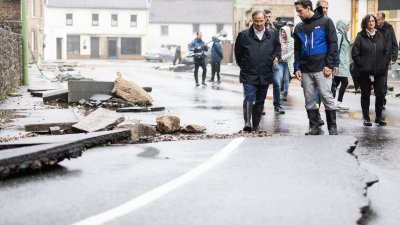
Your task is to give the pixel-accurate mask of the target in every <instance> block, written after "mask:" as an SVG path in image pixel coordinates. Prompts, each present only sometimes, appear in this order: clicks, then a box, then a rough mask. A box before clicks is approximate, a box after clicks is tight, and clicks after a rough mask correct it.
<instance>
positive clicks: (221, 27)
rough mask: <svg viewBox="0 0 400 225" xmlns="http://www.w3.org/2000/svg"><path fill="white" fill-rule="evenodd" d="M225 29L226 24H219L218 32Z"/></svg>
mask: <svg viewBox="0 0 400 225" xmlns="http://www.w3.org/2000/svg"><path fill="white" fill-rule="evenodd" d="M223 29H224V24H222V23H219V24H217V34H218V33H219V32H221V31H222V30H223Z"/></svg>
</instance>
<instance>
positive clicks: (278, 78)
mask: <svg viewBox="0 0 400 225" xmlns="http://www.w3.org/2000/svg"><path fill="white" fill-rule="evenodd" d="M272 70H273V75H272V86H273V96H274V106H275V107H279V106H281V82H282V77H283V67H280V66H279V64H277V65H274V67H273V69H272Z"/></svg>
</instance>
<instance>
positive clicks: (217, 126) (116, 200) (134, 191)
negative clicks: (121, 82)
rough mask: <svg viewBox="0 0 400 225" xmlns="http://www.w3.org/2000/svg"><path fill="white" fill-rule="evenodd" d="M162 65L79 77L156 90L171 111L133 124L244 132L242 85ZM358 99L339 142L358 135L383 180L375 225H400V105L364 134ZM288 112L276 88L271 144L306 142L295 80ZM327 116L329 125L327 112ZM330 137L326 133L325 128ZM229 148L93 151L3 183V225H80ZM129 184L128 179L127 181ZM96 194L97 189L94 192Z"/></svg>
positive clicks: (115, 67) (268, 107)
mask: <svg viewBox="0 0 400 225" xmlns="http://www.w3.org/2000/svg"><path fill="white" fill-rule="evenodd" d="M160 65H163V66H164V65H166V64H160V63H146V62H128V61H121V62H104V61H98V62H96V61H94V62H89V63H84V62H81V65H80V66H78V67H77V68H76V69H77V70H80V71H81V73H82V74H83V75H84V76H85V77H88V78H93V79H95V80H104V81H113V80H114V79H115V78H116V73H117V72H121V73H122V74H123V75H124V76H125V77H126V78H127V79H131V80H134V81H135V82H137V83H138V84H139V85H141V86H151V87H153V92H152V93H151V95H152V97H153V99H154V106H165V107H166V111H165V112H154V113H138V114H129V113H127V114H125V116H126V118H127V119H128V120H129V119H139V120H141V121H142V122H144V123H150V124H155V117H156V116H157V115H161V114H166V113H168V114H172V115H177V116H179V117H180V118H181V123H183V124H185V123H191V124H199V125H203V126H206V127H207V132H208V133H210V134H213V133H215V134H216V133H218V134H220V133H226V134H230V133H234V132H237V131H239V130H240V129H241V128H242V125H243V121H242V120H243V116H242V113H241V110H242V109H241V102H242V98H243V97H242V89H241V85H240V84H239V83H238V79H237V78H235V77H232V76H224V77H223V78H222V83H221V84H211V83H208V85H207V86H200V87H195V85H194V79H193V75H192V73H189V72H182V73H175V72H172V71H166V70H156V69H154V68H153V66H160ZM208 76H209V75H208ZM208 78H209V77H208ZM359 98H360V95H359V94H357V95H355V94H354V93H346V94H345V96H344V101H343V103H344V104H345V105H347V106H349V107H350V108H351V109H350V110H349V111H343V112H339V113H338V115H337V117H338V128H339V134H341V135H351V136H354V137H355V138H357V139H358V140H359V143H358V145H357V148H356V151H355V152H354V154H355V155H357V156H358V159H359V162H360V165H361V167H363V168H366V169H367V170H368V171H369V172H371V173H373V174H376V175H377V176H378V177H379V183H377V184H374V186H372V187H370V188H369V189H368V196H369V198H370V199H371V205H372V210H373V215H372V216H371V218H370V220H369V222H368V224H371V225H391V224H393V225H394V224H398V221H400V213H399V212H400V196H399V195H398V194H397V192H398V190H399V188H400V178H399V176H398V174H400V152H399V150H398V149H399V148H398V144H399V134H398V133H399V130H400V129H399V128H400V126H399V124H400V115H399V114H398V113H397V112H399V111H400V100H399V99H397V98H394V97H390V96H389V97H388V104H387V110H385V112H384V115H385V117H386V120H387V122H388V126H386V127H379V126H376V125H373V126H372V127H363V126H362V120H361V107H360V103H359V102H360V99H359ZM282 105H283V107H284V109H285V110H286V114H284V115H278V114H275V113H274V112H273V106H272V89H271V88H270V90H269V91H268V97H267V101H266V103H265V112H266V115H265V116H264V117H263V120H262V122H261V125H262V128H263V129H265V130H267V131H268V132H269V133H271V135H272V136H302V135H304V132H305V131H306V130H307V127H308V121H307V120H306V118H307V117H306V112H305V110H304V98H303V95H302V91H301V88H300V86H299V83H298V82H297V81H296V80H293V81H292V83H291V87H290V92H289V100H288V101H287V102H282ZM373 105H374V100H373V98H372V101H371V108H370V109H371V116H372V118H373V117H374V113H373ZM322 115H323V117H324V113H323V112H322ZM324 129H325V133H327V130H326V126H325V127H324ZM0 134H1V133H0ZM227 142H228V141H227V140H218V141H217V140H212V141H209V144H207V146H203V147H202V151H201V152H200V151H196V150H195V149H191V148H184V151H183V152H179V153H178V152H176V149H173V148H172V149H169V150H166V151H165V152H164V151H163V153H162V154H160V152H158V151H157V149H153V148H148V147H145V148H146V149H142V148H143V147H141V146H130V147H129V149H130V150H129V151H126V150H123V149H124V148H125V147H123V146H111V147H104V148H96V149H94V150H90V151H87V152H86V153H85V154H84V157H82V158H79V159H76V160H72V161H64V162H62V163H61V164H60V166H58V167H57V168H56V169H54V170H50V171H43V172H42V173H40V174H36V175H32V176H23V177H19V178H14V179H10V180H6V181H1V183H0V198H1V199H2V201H1V202H0V208H1V212H2V214H3V215H7V216H6V217H4V218H5V220H2V222H0V224H55V223H56V224H70V223H72V222H76V221H78V220H80V219H82V218H85V217H88V216H90V215H93V214H94V213H96V212H99V211H103V210H106V209H108V208H109V207H110V206H111V207H112V206H113V205H114V206H116V205H118V204H121V203H123V202H124V201H125V200H126V198H127V197H128V198H129V196H137V195H140V193H144V192H145V191H147V190H149V189H152V188H154V187H157V186H159V185H161V184H163V183H165V182H167V181H169V180H171V179H173V178H174V177H176V176H179V175H180V174H182V173H184V172H186V171H187V170H189V169H190V168H192V167H193V166H195V165H197V164H198V163H200V162H202V161H204V160H205V159H207V158H209V157H210V156H211V155H213V154H214V153H216V152H217V151H218V150H220V149H221V148H222V147H223V146H225V145H226V144H227ZM324 144H325V143H323V142H321V143H320V145H321V148H324ZM166 146H168V143H166ZM166 148H167V149H168V147H166ZM181 150H183V149H181ZM105 153H107V154H105ZM129 158H130V159H131V160H129ZM127 159H128V160H127ZM171 159H174V160H171ZM171 164H173V165H171ZM174 165H175V166H174ZM164 166H165V167H164ZM166 170H168V171H167V172H166ZM104 171H106V172H104ZM126 177H129V179H128V180H127V179H125V178H126ZM144 178H146V179H144ZM77 184H79V185H77ZM93 187H96V188H94V191H91V190H92V189H93ZM133 187H134V188H133ZM98 194H102V195H104V196H105V197H106V198H107V199H109V200H110V204H108V205H103V204H102V203H101V202H100V201H98V203H97V204H96V202H97V200H96V199H97V196H98ZM81 196H86V197H85V198H84V200H82V201H70V200H71V199H79V198H81ZM54 200H56V201H54ZM55 202H56V203H55ZM66 202H73V203H72V204H71V205H70V207H68V208H67V209H65V208H64V207H63V206H64V205H65V203H66ZM57 204H59V205H58V206H57ZM94 206H95V207H94ZM49 209H51V210H52V211H53V212H52V214H53V213H54V215H58V214H62V215H63V219H62V221H60V219H59V218H58V217H57V216H51V215H49V213H47V212H48V210H49ZM20 215H25V216H24V217H21V216H20ZM24 218H26V219H24ZM31 218H35V219H34V220H32V219H31Z"/></svg>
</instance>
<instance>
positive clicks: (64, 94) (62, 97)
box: [42, 89, 68, 102]
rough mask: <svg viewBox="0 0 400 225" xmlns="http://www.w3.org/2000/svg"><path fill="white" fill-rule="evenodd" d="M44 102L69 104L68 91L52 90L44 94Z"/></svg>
mask: <svg viewBox="0 0 400 225" xmlns="http://www.w3.org/2000/svg"><path fill="white" fill-rule="evenodd" d="M42 98H43V102H50V101H57V102H68V90H67V89H62V90H52V91H46V92H43V95H42Z"/></svg>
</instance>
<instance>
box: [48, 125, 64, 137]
mask: <svg viewBox="0 0 400 225" xmlns="http://www.w3.org/2000/svg"><path fill="white" fill-rule="evenodd" d="M49 134H51V135H61V134H62V130H61V128H60V127H59V126H55V127H50V128H49Z"/></svg>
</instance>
